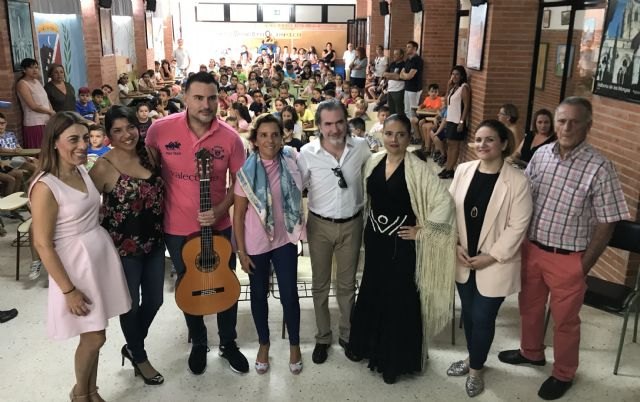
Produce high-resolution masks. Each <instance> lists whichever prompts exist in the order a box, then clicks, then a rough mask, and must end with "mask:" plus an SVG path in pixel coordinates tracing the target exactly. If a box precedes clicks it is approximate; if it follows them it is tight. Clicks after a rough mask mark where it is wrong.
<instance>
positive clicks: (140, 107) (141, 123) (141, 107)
mask: <svg viewBox="0 0 640 402" xmlns="http://www.w3.org/2000/svg"><path fill="white" fill-rule="evenodd" d="M150 111H151V106H149V104H148V103H146V102H141V103H138V104H137V105H136V117H137V118H138V124H137V126H138V132H139V133H140V138H141V139H142V140H143V141H144V138H145V137H146V135H147V130H148V129H149V127H151V123H153V120H151V118H150V117H149V112H150Z"/></svg>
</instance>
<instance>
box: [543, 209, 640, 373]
mask: <svg viewBox="0 0 640 402" xmlns="http://www.w3.org/2000/svg"><path fill="white" fill-rule="evenodd" d="M609 247H614V248H618V249H620V250H625V251H630V252H632V253H637V254H640V223H636V222H631V221H620V222H618V223H617V224H616V228H615V231H614V232H613V236H612V237H611V240H610V241H609ZM638 268H639V267H636V269H635V276H636V278H635V285H634V286H633V287H630V286H627V285H622V284H618V283H612V282H608V281H605V280H603V279H600V278H596V277H593V276H587V291H586V293H585V295H584V304H586V305H587V306H590V307H593V308H596V309H598V310H601V311H604V312H607V313H611V314H615V315H618V316H621V317H624V321H623V324H622V332H621V334H620V344H619V345H618V353H617V355H616V363H615V366H614V367H613V374H615V375H617V374H618V366H619V365H620V357H621V355H622V347H623V346H624V338H625V335H626V332H627V323H628V321H629V314H630V313H631V312H632V311H634V307H635V324H634V328H633V342H634V343H635V342H637V340H638V316H639V315H640V303H638V302H639V301H640V271H639V270H638ZM549 313H550V310H549V309H547V316H546V318H545V325H544V332H545V334H546V333H547V326H548V325H549Z"/></svg>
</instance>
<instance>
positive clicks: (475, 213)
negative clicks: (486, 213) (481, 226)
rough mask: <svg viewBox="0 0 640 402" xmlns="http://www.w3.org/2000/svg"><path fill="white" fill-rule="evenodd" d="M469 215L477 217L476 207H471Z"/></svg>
mask: <svg viewBox="0 0 640 402" xmlns="http://www.w3.org/2000/svg"><path fill="white" fill-rule="evenodd" d="M471 217H472V218H477V217H478V207H473V208H471Z"/></svg>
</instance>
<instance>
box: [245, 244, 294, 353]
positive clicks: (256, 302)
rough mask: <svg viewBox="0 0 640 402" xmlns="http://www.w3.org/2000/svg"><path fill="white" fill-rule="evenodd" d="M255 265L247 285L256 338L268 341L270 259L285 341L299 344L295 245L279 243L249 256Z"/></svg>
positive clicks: (263, 341) (264, 341)
mask: <svg viewBox="0 0 640 402" xmlns="http://www.w3.org/2000/svg"><path fill="white" fill-rule="evenodd" d="M249 257H250V258H251V260H252V261H253V263H254V264H255V266H256V267H255V268H254V270H253V273H251V275H249V284H250V286H251V314H252V315H253V322H254V323H255V324H256V330H257V331H258V341H259V342H260V344H261V345H266V344H268V343H269V323H268V318H269V303H268V301H267V295H268V293H269V277H270V276H271V263H273V268H274V270H275V272H276V277H277V278H278V289H279V291H280V303H281V304H282V310H283V312H284V321H285V322H286V323H287V332H288V333H289V344H290V345H291V346H297V345H299V344H300V303H299V302H298V285H297V282H298V248H297V246H296V245H295V244H292V243H287V244H285V245H284V246H282V247H278V248H276V249H274V250H271V251H269V252H266V253H263V254H257V255H250V256H249Z"/></svg>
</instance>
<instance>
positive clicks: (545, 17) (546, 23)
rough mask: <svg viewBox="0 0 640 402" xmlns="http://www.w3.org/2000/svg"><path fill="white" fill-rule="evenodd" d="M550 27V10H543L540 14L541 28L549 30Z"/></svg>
mask: <svg viewBox="0 0 640 402" xmlns="http://www.w3.org/2000/svg"><path fill="white" fill-rule="evenodd" d="M550 26H551V10H544V11H543V12H542V27H543V28H549V27H550Z"/></svg>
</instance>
